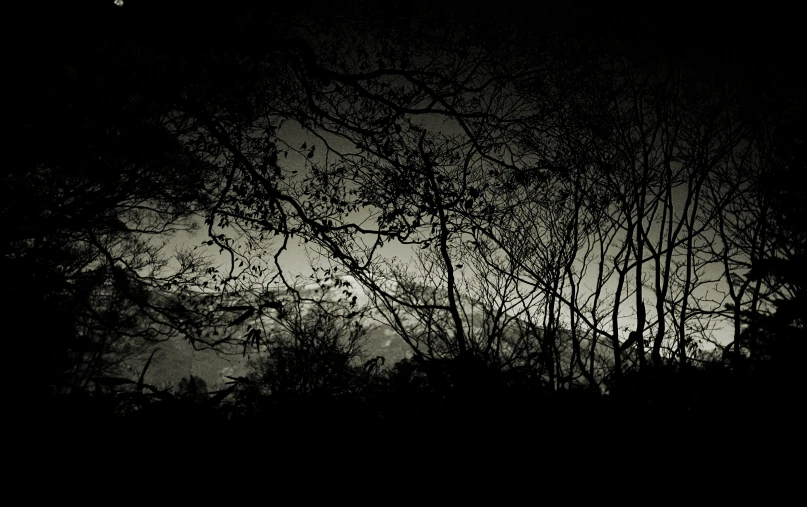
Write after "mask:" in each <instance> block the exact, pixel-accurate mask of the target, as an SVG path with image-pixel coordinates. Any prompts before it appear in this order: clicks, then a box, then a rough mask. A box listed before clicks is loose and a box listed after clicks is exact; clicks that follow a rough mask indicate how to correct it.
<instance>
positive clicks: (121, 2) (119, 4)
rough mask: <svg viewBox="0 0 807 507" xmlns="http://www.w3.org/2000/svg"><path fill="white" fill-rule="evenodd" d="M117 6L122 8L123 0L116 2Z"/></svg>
mask: <svg viewBox="0 0 807 507" xmlns="http://www.w3.org/2000/svg"><path fill="white" fill-rule="evenodd" d="M115 5H117V6H118V7H120V6H121V5H123V0H115Z"/></svg>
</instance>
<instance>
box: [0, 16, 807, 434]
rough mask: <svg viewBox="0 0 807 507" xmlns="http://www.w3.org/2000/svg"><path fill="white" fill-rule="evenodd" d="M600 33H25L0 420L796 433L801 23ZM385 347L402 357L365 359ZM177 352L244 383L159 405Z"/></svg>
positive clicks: (447, 21) (230, 20) (204, 427)
mask: <svg viewBox="0 0 807 507" xmlns="http://www.w3.org/2000/svg"><path fill="white" fill-rule="evenodd" d="M606 11H607V9H604V8H603V9H599V8H596V7H590V6H589V7H582V6H574V5H569V6H566V7H551V8H550V7H543V8H538V10H537V11H535V12H533V11H532V10H530V11H529V12H528V11H527V10H525V7H523V6H521V7H520V6H518V5H517V4H516V3H515V2H507V1H503V2H495V3H494V2H489V3H482V2H478V5H477V3H474V2H471V3H459V2H457V3H452V2H441V1H436V2H435V1H432V2H421V1H418V0H412V1H410V2H406V3H403V2H385V3H384V4H383V7H382V6H381V5H380V4H376V3H373V2H360V1H357V2H311V3H309V4H308V5H306V6H304V7H303V6H295V5H288V6H285V7H260V8H258V7H249V8H246V7H245V8H243V9H237V8H232V9H229V8H228V9H226V10H224V9H220V10H214V9H207V8H204V7H202V6H200V7H198V8H193V9H187V8H186V9H182V10H180V9H177V10H176V12H174V11H172V10H171V8H160V10H159V11H156V10H154V8H152V7H149V5H148V4H146V3H138V2H136V1H134V0H132V1H126V2H123V3H121V5H118V3H115V2H112V1H111V0H110V1H109V2H99V3H98V4H95V3H86V5H84V4H82V6H81V7H77V6H70V7H66V6H62V7H60V8H54V9H53V10H51V11H48V12H45V13H40V14H39V15H37V16H34V17H33V18H31V19H35V22H36V30H37V33H42V34H44V36H43V37H41V38H39V39H37V40H36V41H32V42H31V43H30V45H29V46H28V47H27V49H26V50H25V52H23V53H22V54H20V55H16V59H15V60H14V62H13V67H14V72H13V75H14V76H15V78H14V79H13V81H14V85H13V88H14V90H13V92H11V93H12V100H13V101H14V102H17V103H19V104H21V105H22V107H20V108H19V113H17V112H14V113H12V125H13V126H14V128H13V132H11V133H10V135H11V136H12V139H11V142H10V143H9V148H10V149H11V151H12V152H13V153H14V156H13V158H12V162H11V163H10V164H9V165H8V166H6V170H5V171H4V172H3V207H2V212H1V213H2V221H3V224H4V225H5V227H7V228H8V230H9V233H8V234H5V235H4V239H3V241H2V249H3V250H2V257H1V258H2V264H3V268H2V273H4V275H5V284H4V287H3V290H4V293H5V294H6V296H5V297H4V308H5V313H6V319H5V320H6V328H5V329H6V331H5V334H6V344H7V345H6V352H5V355H6V357H9V358H11V359H12V360H13V362H14V365H15V366H14V368H13V369H12V372H11V373H12V376H13V378H14V379H15V380H14V383H13V387H12V389H11V390H10V391H9V392H10V393H11V395H10V401H9V402H8V403H7V405H10V406H11V407H12V412H13V414H14V415H13V416H12V417H13V418H15V419H18V420H19V421H20V423H21V424H24V425H35V424H38V423H42V422H44V421H49V420H52V419H53V418H59V420H60V421H62V424H63V425H64V426H65V427H67V426H75V427H76V428H80V429H81V431H83V432H84V433H83V434H84V435H93V434H98V433H100V432H104V431H108V430H109V428H112V427H114V428H117V429H116V431H119V430H120V428H137V431H140V432H141V433H142V432H148V431H151V430H154V428H164V427H165V425H166V424H170V425H172V427H177V428H181V430H177V431H186V432H189V433H192V432H204V433H205V434H207V435H209V434H211V432H215V431H225V429H223V428H230V429H233V428H248V429H251V430H255V431H258V429H259V428H260V431H264V430H265V429H266V428H274V430H273V431H285V432H295V434H300V435H303V434H305V435H308V437H307V438H312V439H314V441H317V442H326V441H328V440H331V439H333V438H337V437H336V436H335V435H337V434H345V433H344V432H347V433H349V434H355V435H358V436H359V437H362V438H368V437H367V435H370V434H381V432H385V433H384V434H388V432H392V433H398V434H401V435H406V436H407V438H412V439H416V438H417V439H420V438H434V439H436V440H439V439H442V438H448V436H451V437H452V438H453V437H458V436H459V435H477V434H478V432H479V431H483V432H485V431H487V432H490V433H491V434H493V433H496V434H498V433H500V432H501V431H502V428H507V429H508V430H507V431H512V432H514V433H518V432H519V431H520V430H519V428H524V429H525V430H524V432H522V433H518V434H532V435H534V436H535V438H536V439H538V440H544V441H550V440H552V439H553V438H555V437H553V435H555V436H557V435H563V436H564V437H565V438H570V439H578V440H589V439H591V438H595V437H593V436H592V435H593V433H590V432H592V431H595V429H596V431H597V432H602V433H601V434H600V433H598V434H597V436H596V438H597V439H601V438H602V439H606V440H607V439H613V440H614V441H616V440H618V441H620V442H624V441H627V442H634V443H635V445H640V443H641V442H644V441H646V439H648V438H649V439H657V440H660V439H662V438H663V439H664V442H665V443H666V442H667V440H666V439H670V441H672V442H678V443H680V444H683V443H685V442H686V443H689V442H691V439H692V438H695V437H693V436H692V435H697V437H696V438H697V439H700V440H701V441H705V440H710V439H712V438H718V436H719V435H723V436H725V435H727V434H729V433H731V434H733V435H738V436H740V435H741V436H742V437H743V438H754V437H759V438H766V437H767V436H769V435H771V434H774V433H775V434H778V435H782V434H785V433H786V430H787V429H789V428H790V429H792V428H796V427H798V426H799V425H800V424H802V421H803V416H801V415H799V414H800V411H799V410H798V409H799V406H798V405H799V403H798V402H797V400H798V399H801V398H802V397H803V396H804V392H805V385H804V372H803V370H804V363H803V359H802V358H805V357H807V356H806V355H805V354H807V351H805V343H807V341H806V340H807V337H806V336H805V327H804V326H805V321H804V316H805V312H804V308H807V305H805V288H807V278H805V267H804V266H805V263H804V261H805V259H804V256H805V246H806V245H807V230H806V229H805V217H807V214H805V202H807V197H806V196H805V190H804V188H805V185H804V184H803V183H802V180H801V178H802V175H803V174H804V172H805V135H804V121H803V120H804V113H805V102H804V90H803V86H799V83H798V81H797V80H796V78H795V75H796V71H795V70H792V69H794V68H796V67H798V65H797V63H796V62H797V59H796V57H794V56H793V55H792V54H791V52H792V51H795V50H794V49H792V47H793V45H794V41H795V37H796V36H795V35H794V33H795V32H796V30H795V29H794V30H793V32H791V31H790V30H789V29H787V27H785V26H783V27H782V28H781V29H780V30H779V37H778V38H769V37H763V36H761V35H759V36H757V38H752V37H750V36H748V34H747V33H746V35H745V36H743V37H738V36H737V35H736V31H737V30H740V31H742V30H744V28H743V27H744V26H747V25H744V23H746V24H747V23H749V22H750V20H749V19H747V18H741V17H738V18H737V19H734V18H727V19H726V20H724V22H721V23H719V24H717V23H715V24H712V23H713V22H714V20H711V19H707V18H699V19H698V20H694V19H689V18H688V17H687V15H686V13H678V14H669V13H668V14H666V15H663V16H662V15H657V14H656V13H652V12H647V13H644V14H642V15H639V14H637V13H634V14H633V15H630V16H628V15H620V14H614V13H608V12H606ZM768 21H769V20H767V18H765V17H764V16H762V17H760V18H758V19H756V20H755V21H754V22H755V23H757V25H758V26H765V24H766V23H767V22H768ZM32 22H33V21H32ZM718 25H719V26H718ZM763 39H764V42H763ZM17 114H19V115H20V116H19V117H17V118H14V116H15V115H17ZM187 238H193V240H192V241H191V240H188V239H187ZM303 252H304V253H303ZM305 256H307V258H308V260H309V264H310V265H309V266H308V268H309V269H308V271H301V270H300V268H299V266H298V264H299V263H300V262H302V261H301V259H302V258H303V257H305ZM289 259H292V261H289ZM290 262H291V264H293V266H291V264H290ZM295 263H296V264H295ZM374 326H384V327H383V329H384V330H386V331H385V332H386V335H390V336H394V337H395V339H396V340H399V342H396V343H401V344H402V345H401V346H402V347H403V348H404V349H405V350H406V354H405V357H403V358H400V357H399V358H397V359H396V360H393V358H392V357H384V356H383V355H379V354H380V353H376V352H375V350H376V349H373V351H372V352H370V351H368V349H367V348H366V347H364V346H363V344H366V343H367V340H368V338H367V337H368V336H371V335H372V333H373V329H378V328H377V327H374ZM377 334H378V333H377ZM386 335H385V336H386ZM169 340H181V341H183V342H186V343H188V344H190V345H191V346H192V347H193V348H194V349H195V350H211V351H213V352H216V353H221V354H224V353H235V354H241V355H243V356H246V355H247V354H249V355H250V357H254V358H256V359H255V360H253V361H251V362H250V363H249V364H250V370H249V372H248V373H247V374H245V375H232V376H226V377H222V379H223V381H222V382H221V383H220V384H217V385H212V384H211V383H210V381H209V380H207V381H205V380H203V379H200V378H197V377H195V376H193V375H191V376H188V377H183V378H181V379H179V378H178V379H176V384H175V385H171V386H165V385H160V386H158V385H154V384H152V383H150V382H149V378H150V377H149V368H151V367H152V359H153V357H155V356H154V353H153V352H152V353H151V357H149V354H148V353H147V352H144V351H148V350H151V349H149V347H153V346H154V345H155V344H157V345H159V346H161V347H166V346H168V345H167V344H168V343H169ZM144 354H145V355H144ZM132 357H141V358H146V359H145V360H142V361H141V362H140V363H138V364H140V365H141V366H139V367H138V368H139V371H134V372H133V371H131V368H130V369H128V370H127V369H126V368H124V367H123V365H124V364H126V361H127V360H128V359H129V358H132ZM9 362H11V361H9ZM323 421H328V427H327V429H326V428H325V426H323ZM150 428H151V430H150ZM492 428H493V429H492ZM339 431H342V432H343V433H339ZM117 434H118V435H120V433H117ZM312 435H314V436H312ZM603 435H604V436H603ZM609 435H610V436H609ZM662 435H663V437H662ZM87 438H90V437H87ZM469 438H476V439H478V438H479V437H478V436H476V437H469ZM720 438H723V437H720ZM558 439H559V441H562V439H561V438H560V437H558ZM477 441H478V440H477ZM547 445H549V443H548V442H547ZM620 445H622V444H620ZM654 445H659V444H654Z"/></svg>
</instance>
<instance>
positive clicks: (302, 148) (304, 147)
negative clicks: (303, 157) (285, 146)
mask: <svg viewBox="0 0 807 507" xmlns="http://www.w3.org/2000/svg"><path fill="white" fill-rule="evenodd" d="M307 146H308V145H307V144H306V143H303V145H302V146H300V149H301V150H304V149H306V147H307Z"/></svg>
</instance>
